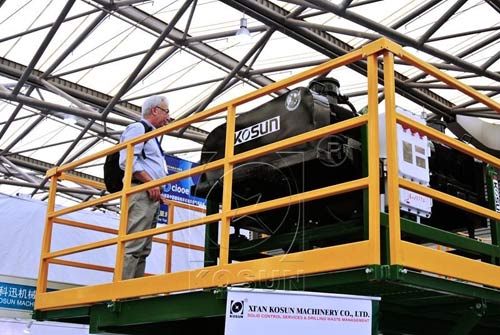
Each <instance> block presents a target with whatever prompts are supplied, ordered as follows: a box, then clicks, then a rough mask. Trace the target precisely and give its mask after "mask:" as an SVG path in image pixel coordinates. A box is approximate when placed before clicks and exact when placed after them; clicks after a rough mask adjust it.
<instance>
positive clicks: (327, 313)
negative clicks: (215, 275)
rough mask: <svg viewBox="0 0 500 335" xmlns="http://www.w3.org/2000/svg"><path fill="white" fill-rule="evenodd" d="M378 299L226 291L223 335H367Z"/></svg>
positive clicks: (308, 293) (315, 294)
mask: <svg viewBox="0 0 500 335" xmlns="http://www.w3.org/2000/svg"><path fill="white" fill-rule="evenodd" d="M378 300H380V298H378V297H367V296H353V295H343V294H328V293H316V292H300V291H279V290H276V291H275V290H263V289H247V288H228V291H227V306H226V327H225V335H247V334H248V335H250V334H251V335H255V334H271V333H272V334H273V335H281V334H283V335H285V334H286V335H299V334H300V335H303V334H308V335H320V334H321V335H325V334H329V335H370V334H372V322H373V320H374V318H377V316H376V315H375V316H374V315H373V309H372V305H373V304H372V302H373V301H378Z"/></svg>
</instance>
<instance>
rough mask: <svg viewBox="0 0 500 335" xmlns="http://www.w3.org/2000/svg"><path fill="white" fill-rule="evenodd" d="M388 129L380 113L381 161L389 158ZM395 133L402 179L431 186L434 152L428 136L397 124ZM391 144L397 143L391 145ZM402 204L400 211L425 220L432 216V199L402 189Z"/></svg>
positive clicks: (400, 192) (409, 116)
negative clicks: (430, 158) (430, 162)
mask: <svg viewBox="0 0 500 335" xmlns="http://www.w3.org/2000/svg"><path fill="white" fill-rule="evenodd" d="M396 111H397V112H398V113H400V114H402V115H404V116H406V117H408V118H411V119H413V120H415V121H417V122H419V123H422V124H425V120H424V119H423V118H421V117H420V116H417V115H414V114H412V113H411V112H409V111H407V110H405V109H403V108H400V107H396ZM385 130H386V127H385V112H383V113H381V114H379V131H380V136H379V139H380V140H379V142H380V157H381V158H382V159H385V158H387V154H386V153H387V149H386V148H387V143H386V137H385ZM396 134H397V143H396V145H397V156H398V170H399V176H400V177H402V178H405V179H408V180H410V181H412V182H415V183H418V184H421V185H424V186H429V181H430V170H429V157H430V153H431V150H430V147H429V140H428V138H427V136H424V135H422V134H419V133H418V132H416V131H414V130H412V129H409V128H405V127H403V126H401V125H400V124H397V125H396ZM389 145H394V144H392V143H389ZM385 198H387V197H385ZM399 204H400V208H401V210H403V211H406V212H408V213H412V214H415V215H417V216H419V217H425V218H428V217H430V216H431V210H432V199H431V198H429V197H426V196H423V195H421V194H419V193H415V192H412V191H408V190H405V189H402V188H400V189H399Z"/></svg>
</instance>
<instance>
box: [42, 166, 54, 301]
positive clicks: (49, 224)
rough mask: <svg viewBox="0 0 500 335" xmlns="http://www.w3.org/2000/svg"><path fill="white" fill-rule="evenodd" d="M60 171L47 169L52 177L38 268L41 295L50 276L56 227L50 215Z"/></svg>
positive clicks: (52, 210) (48, 175)
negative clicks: (51, 249)
mask: <svg viewBox="0 0 500 335" xmlns="http://www.w3.org/2000/svg"><path fill="white" fill-rule="evenodd" d="M58 175H59V172H58V171H57V168H53V169H50V170H49V171H47V177H49V178H50V188H49V198H48V200H47V216H46V218H45V230H44V232H43V239H42V250H41V255H40V267H39V269H38V282H37V285H36V295H37V296H38V295H41V294H42V293H45V292H46V291H47V281H48V277H49V258H48V254H49V253H50V244H51V241H52V229H53V227H54V218H53V217H52V216H51V215H50V214H51V213H53V212H54V209H55V203H56V192H57V178H58Z"/></svg>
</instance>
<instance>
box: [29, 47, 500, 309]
mask: <svg viewBox="0 0 500 335" xmlns="http://www.w3.org/2000/svg"><path fill="white" fill-rule="evenodd" d="M380 56H382V57H383V74H384V75H383V79H384V94H385V110H386V134H385V136H386V141H387V143H389V144H394V143H396V123H400V124H403V125H406V126H408V127H410V128H413V129H417V130H418V131H419V132H421V133H422V134H425V135H427V136H428V137H429V138H431V139H436V140H439V141H441V142H443V143H444V144H446V145H448V146H451V147H453V148H455V149H457V150H460V151H462V152H464V153H466V154H469V155H472V156H474V157H477V158H478V159H481V160H483V161H484V162H488V163H489V164H491V165H493V166H496V167H500V160H499V159H497V158H495V157H493V156H491V155H488V154H486V153H483V152H480V151H478V150H476V149H473V148H471V147H469V146H467V145H465V144H463V143H461V142H459V141H457V140H454V139H451V138H449V137H447V136H444V135H443V134H441V133H439V132H437V131H435V130H433V129H431V128H429V127H426V126H423V125H420V124H417V123H416V122H414V121H412V120H410V119H408V118H406V117H404V116H401V115H397V114H396V112H395V97H396V96H395V78H394V56H397V57H399V58H400V59H402V60H403V61H406V62H407V63H409V64H411V65H413V66H416V67H418V68H420V69H422V70H423V71H425V72H426V73H429V74H431V75H433V76H434V77H436V78H438V79H440V80H442V81H443V82H445V83H447V84H449V85H450V86H452V87H454V88H456V89H458V90H460V91H462V92H463V93H465V94H467V95H469V96H471V97H472V98H474V99H476V100H477V101H478V102H482V103H484V104H485V105H486V106H488V107H490V108H492V109H493V110H496V111H498V112H500V106H499V104H498V103H496V102H495V101H493V100H491V99H490V98H488V97H487V96H485V95H483V94H480V93H478V92H476V91H474V90H473V89H472V88H470V87H469V86H466V85H465V84H463V83H460V82H458V81H456V80H455V79H454V78H452V77H449V76H447V75H446V74H444V73H442V72H441V71H439V70H438V69H436V68H435V67H432V66H430V65H428V64H426V63H425V62H423V61H422V60H420V59H418V58H416V57H414V56H412V55H411V54H409V53H407V52H406V51H404V50H403V49H402V48H401V47H400V46H399V45H397V44H394V43H393V42H391V41H390V40H387V39H385V38H382V39H380V40H377V41H374V42H372V43H369V44H367V45H365V46H363V47H361V48H360V49H357V50H354V51H352V52H350V53H348V54H346V55H344V56H341V57H338V58H336V59H333V60H331V61H328V62H326V63H324V64H322V65H319V66H317V67H314V68H312V69H309V70H307V71H304V72H302V73H300V74H297V75H294V76H292V77H290V78H287V79H285V80H282V81H279V82H276V83H273V84H271V85H268V86H266V87H263V88H261V89H259V90H256V91H254V92H252V93H249V94H246V95H243V96H241V97H239V98H236V99H233V100H231V101H229V102H227V103H224V104H221V105H219V106H216V107H213V108H210V109H208V110H205V111H203V112H201V113H198V114H196V115H193V116H190V117H188V118H185V119H182V120H179V121H176V122H174V123H172V124H169V125H167V126H164V127H162V128H161V129H157V130H154V131H152V132H149V133H147V134H145V135H143V136H141V137H138V138H136V139H133V140H130V141H128V142H126V143H121V144H119V145H117V146H115V147H113V148H110V149H107V150H104V151H101V152H99V153H97V154H94V155H92V156H89V157H86V158H83V159H80V160H78V161H75V162H73V163H69V164H66V165H63V166H60V167H57V168H54V169H52V170H50V171H49V172H48V173H47V177H49V178H50V180H51V185H50V192H49V199H48V211H47V219H46V228H45V233H44V237H43V243H42V253H41V262H40V271H39V278H38V286H37V297H36V302H35V308H36V309H38V310H47V309H58V308H64V307H68V306H78V305H86V304H92V303H95V302H102V301H114V300H119V299H125V298H131V297H137V296H145V295H155V294H165V293H170V292H177V291H187V290H194V289H203V288H209V287H218V286H228V285H232V284H237V283H245V282H255V281H263V280H272V279H279V278H293V277H297V276H304V275H308V274H315V273H322V272H331V271H337V270H343V269H350V268H360V267H364V266H368V265H373V264H381V250H380V234H381V230H380V225H381V223H380V175H379V141H378V138H379V130H378V128H379V125H378V122H379V120H378V114H379V113H378V96H377V94H378V81H379V60H380ZM362 59H366V72H367V87H368V113H367V114H366V115H362V116H358V117H355V118H352V119H349V120H346V121H342V122H339V123H336V124H332V125H329V126H326V127H323V128H319V129H315V130H312V131H310V132H307V133H303V134H300V135H297V136H293V137H290V138H287V139H285V140H281V141H278V142H275V143H272V144H268V145H265V146H263V147H260V148H256V149H253V150H249V151H245V152H243V153H239V154H235V153H234V140H233V139H234V134H235V118H236V109H237V108H238V107H239V106H241V105H243V104H245V103H247V102H249V101H252V100H255V99H257V98H260V97H262V96H265V95H268V94H270V93H272V92H275V91H278V90H280V89H282V88H286V87H289V86H291V85H294V84H296V83H300V82H302V81H304V80H306V79H309V78H312V77H315V76H318V75H320V74H323V73H326V72H328V71H331V70H333V69H335V68H339V67H342V66H345V65H347V64H350V63H353V62H356V61H359V60H362ZM221 112H225V113H227V127H226V129H227V130H226V141H225V143H226V147H225V156H224V158H221V159H218V160H216V161H213V162H210V163H207V164H204V165H200V166H198V167H195V168H192V169H191V170H189V171H182V172H178V173H175V174H172V175H169V176H167V177H164V178H161V179H159V180H154V181H151V182H148V183H145V184H142V185H137V186H132V185H131V183H130V180H131V164H132V159H131V158H132V155H133V147H134V145H136V144H137V143H141V142H144V141H147V140H149V139H151V138H153V137H156V136H159V135H162V134H167V133H169V132H172V131H174V130H177V129H182V128H184V127H186V126H188V125H191V124H193V123H197V122H200V121H203V120H204V119H206V118H208V117H210V116H213V115H215V114H219V113H221ZM361 126H366V129H367V137H368V148H367V150H366V151H367V153H368V160H367V167H368V174H367V176H366V177H363V178H360V179H357V180H351V181H347V182H344V183H340V184H337V185H330V186H326V187H323V188H320V189H316V190H311V191H307V192H304V193H300V194H293V195H290V196H287V197H283V198H278V199H273V200H269V201H265V202H262V203H258V204H255V205H250V206H245V207H240V208H236V209H235V208H232V207H231V195H232V179H233V167H234V166H235V165H237V164H239V163H242V162H245V161H248V160H251V159H254V158H257V157H260V156H263V155H266V154H269V153H273V152H276V151H279V150H283V149H286V148H289V147H293V146H296V145H298V144H301V143H305V142H307V141H311V140H315V139H319V138H322V137H325V136H327V135H332V134H335V133H340V132H343V131H346V130H349V129H353V128H357V127H361ZM395 147H396V146H395V145H388V148H387V155H388V157H387V168H388V171H387V182H388V203H389V236H390V263H391V264H400V265H403V266H405V267H408V268H412V269H416V270H423V271H427V272H432V273H435V274H436V275H441V276H447V277H452V278H458V279H462V280H467V281H471V282H474V283H479V284H484V285H488V286H492V287H496V288H500V267H499V266H496V265H492V264H486V263H481V262H478V261H473V260H470V259H467V258H464V257H460V256H456V255H450V254H448V253H446V252H444V251H440V250H431V249H430V248H426V247H423V246H421V245H417V244H413V243H410V242H406V241H403V240H402V239H401V227H400V216H399V196H398V193H399V188H400V187H402V188H406V189H409V190H412V191H414V192H418V193H421V194H423V195H426V196H429V197H431V198H435V199H440V200H441V201H444V202H446V203H448V204H452V205H454V206H457V207H460V208H463V209H465V210H467V211H471V212H473V213H476V214H479V215H482V216H485V217H488V218H490V219H492V220H497V221H500V213H496V212H494V211H492V210H489V209H486V208H482V207H479V206H477V205H475V204H471V203H468V202H465V201H463V200H461V199H458V198H455V197H452V196H449V195H447V194H444V193H442V192H438V191H435V190H432V189H429V188H426V187H422V186H420V185H417V184H415V183H412V182H409V181H407V180H404V179H401V178H399V176H398V166H397V157H396V155H397V152H396V148H395ZM122 149H126V150H127V158H128V160H127V166H126V170H125V178H124V180H125V185H124V187H123V190H122V191H120V192H116V193H113V194H109V195H105V196H102V197H100V198H98V199H93V200H90V201H87V202H84V203H81V204H78V205H75V206H72V207H68V208H65V209H60V210H55V198H56V192H57V182H58V180H61V179H69V178H71V180H72V181H73V182H81V183H87V181H84V180H77V179H75V177H69V175H68V174H67V173H66V172H67V171H71V170H72V169H74V168H76V167H78V166H81V165H83V164H86V163H88V162H91V161H94V160H96V159H99V158H102V157H104V156H106V155H108V154H110V153H112V152H115V151H118V150H122ZM215 169H223V175H224V183H223V192H222V193H223V194H222V206H221V210H220V211H219V212H217V213H213V214H208V215H206V216H204V217H201V218H197V219H194V220H188V221H184V222H179V223H175V224H174V223H173V222H172V221H169V224H167V225H165V226H160V227H157V228H155V229H150V230H146V231H143V232H137V233H133V234H129V235H127V234H126V223H127V213H126V211H122V213H121V216H120V226H119V229H118V234H117V236H116V237H114V238H110V239H106V240H102V241H98V242H95V243H90V244H86V245H82V246H76V247H72V248H67V249H64V250H57V251H51V248H50V246H51V236H52V230H53V226H54V224H55V223H66V224H69V222H62V220H61V216H62V215H64V214H68V213H72V212H75V211H78V210H81V209H84V208H88V207H92V206H96V205H99V204H102V203H105V202H108V201H110V200H114V199H118V198H120V200H121V205H122V208H127V205H128V201H129V196H130V195H131V194H133V193H136V192H140V191H144V190H146V189H148V188H151V187H157V186H159V185H164V184H168V183H171V182H174V181H177V180H181V179H184V178H186V177H189V176H194V175H198V174H201V173H205V172H208V171H211V170H215ZM87 184H88V183H87ZM91 186H99V185H96V184H92V185H91ZM101 187H102V185H101ZM357 190H366V192H367V194H368V217H367V222H368V238H367V239H365V240H362V241H356V242H351V243H345V244H341V245H335V246H328V247H323V248H317V249H313V250H307V251H302V252H295V253H289V254H284V255H277V256H273V257H268V258H266V259H263V260H262V259H255V260H249V261H241V262H237V263H230V261H229V233H230V223H231V220H232V219H233V218H236V217H239V216H243V215H249V214H253V213H258V212H262V211H266V210H270V209H275V208H280V207H284V206H288V205H291V204H299V203H303V202H307V201H313V200H316V199H320V198H323V197H328V196H332V195H339V194H343V193H347V192H352V191H357ZM169 220H170V219H169ZM209 224H220V226H221V232H220V248H219V255H218V259H219V263H218V264H217V265H213V266H207V267H202V268H198V269H192V270H188V271H179V272H173V273H172V272H170V271H169V269H170V268H171V264H169V263H168V261H166V271H165V273H164V274H159V275H153V276H146V277H144V278H137V279H131V280H121V273H122V268H123V250H124V245H125V242H127V241H130V240H133V239H137V238H144V237H148V236H155V235H159V234H164V233H167V234H171V233H173V232H174V231H178V230H182V229H188V228H191V227H196V226H201V225H209ZM167 236H170V237H167V240H169V239H170V241H171V235H167ZM110 245H116V246H117V248H116V249H117V252H116V263H115V267H114V268H113V269H111V268H109V269H102V270H106V271H108V270H109V271H111V270H112V271H113V272H114V277H113V281H112V282H110V283H104V284H99V285H92V286H84V287H78V288H72V289H66V290H61V291H55V292H46V287H47V278H48V270H49V269H48V267H49V264H52V263H57V262H59V264H60V263H61V261H60V260H58V258H59V257H62V256H65V255H69V254H74V253H78V252H83V251H85V250H92V249H97V248H101V247H105V246H110ZM169 245H170V246H171V245H173V244H172V243H170V244H169ZM167 253H171V248H170V249H169V250H167ZM65 265H68V266H81V267H84V265H82V264H70V263H67V264H65Z"/></svg>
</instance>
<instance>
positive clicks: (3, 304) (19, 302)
mask: <svg viewBox="0 0 500 335" xmlns="http://www.w3.org/2000/svg"><path fill="white" fill-rule="evenodd" d="M35 293H36V287H35V286H28V285H19V284H11V283H3V282H0V308H10V309H22V310H28V311H31V310H33V307H34V306H35Z"/></svg>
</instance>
